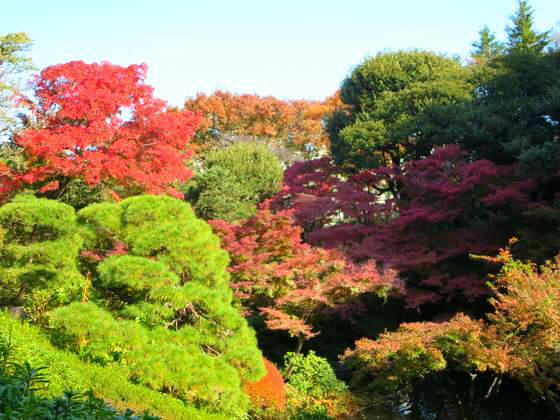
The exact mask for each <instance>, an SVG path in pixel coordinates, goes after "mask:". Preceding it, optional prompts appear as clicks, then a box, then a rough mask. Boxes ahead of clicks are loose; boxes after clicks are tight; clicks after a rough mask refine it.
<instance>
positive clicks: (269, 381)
mask: <svg viewBox="0 0 560 420" xmlns="http://www.w3.org/2000/svg"><path fill="white" fill-rule="evenodd" d="M263 362H264V366H265V368H266V375H265V376H264V377H263V378H261V379H260V380H258V381H254V382H245V384H244V389H245V392H246V393H247V394H248V395H249V396H250V397H251V400H252V401H253V403H254V404H255V405H259V406H261V407H263V408H278V409H283V408H284V406H285V405H286V385H285V384H284V378H282V374H281V373H280V371H279V370H278V368H277V367H276V366H275V365H274V363H272V362H271V361H270V360H268V359H266V358H263Z"/></svg>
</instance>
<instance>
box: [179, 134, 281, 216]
mask: <svg viewBox="0 0 560 420" xmlns="http://www.w3.org/2000/svg"><path fill="white" fill-rule="evenodd" d="M282 175H283V169H282V165H281V163H280V161H279V160H278V159H277V158H276V157H275V156H274V154H273V153H272V152H271V151H270V149H269V148H268V147H266V146H264V145H262V144H255V143H236V144H233V145H231V146H228V147H226V148H223V149H216V150H214V151H211V152H209V153H208V154H207V155H206V160H205V162H204V165H203V168H202V172H201V173H200V174H198V175H197V176H196V177H195V178H194V180H193V184H192V186H191V189H190V191H189V193H188V194H187V196H188V197H189V200H190V201H191V202H193V203H194V204H195V208H196V211H197V213H198V214H199V216H201V217H203V218H204V219H207V220H208V219H223V220H228V221H235V220H240V219H244V218H247V217H249V216H251V215H252V214H253V213H254V212H255V211H256V204H257V203H259V202H260V201H262V200H264V199H267V198H270V197H272V195H274V194H275V193H277V192H278V191H280V187H281V181H282Z"/></svg>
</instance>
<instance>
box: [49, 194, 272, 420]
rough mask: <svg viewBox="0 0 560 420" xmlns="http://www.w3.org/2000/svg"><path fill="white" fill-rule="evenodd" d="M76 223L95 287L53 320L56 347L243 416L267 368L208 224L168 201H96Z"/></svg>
mask: <svg viewBox="0 0 560 420" xmlns="http://www.w3.org/2000/svg"><path fill="white" fill-rule="evenodd" d="M78 222H79V224H80V227H81V229H82V232H83V236H84V246H85V250H84V251H83V252H82V264H83V266H84V267H86V269H87V270H89V271H90V273H91V278H92V286H93V290H92V293H91V300H90V301H89V302H88V301H87V299H84V300H83V301H82V302H73V303H71V304H69V305H66V306H61V307H59V308H56V309H54V310H53V311H51V312H50V313H49V322H50V326H51V327H52V328H53V330H54V339H55V342H56V344H57V345H58V346H60V347H64V348H67V349H69V350H71V351H73V352H75V353H77V354H79V355H80V356H81V357H82V358H83V359H85V360H89V361H91V362H95V363H99V364H101V365H103V366H107V365H111V366H122V367H123V372H122V374H123V375H125V376H126V377H127V378H128V379H129V380H131V381H133V382H135V383H138V384H141V385H144V386H146V387H148V388H151V389H154V390H158V391H163V392H166V393H169V394H171V395H173V396H174V397H175V398H178V399H180V400H182V401H185V402H187V403H192V404H196V405H199V406H204V407H208V409H209V410H212V411H214V412H217V413H220V414H224V415H229V416H230V417H235V416H237V415H240V414H243V413H244V412H245V411H246V410H247V408H248V406H249V399H248V397H247V395H246V394H245V393H244V392H243V389H242V380H256V379H258V378H260V377H261V376H262V375H263V374H264V369H263V366H262V361H261V355H260V352H259V350H258V348H257V343H256V338H255V334H254V332H253V330H251V329H250V328H249V326H248V324H247V322H246V321H245V319H243V317H242V316H241V314H240V313H239V312H238V310H237V309H236V308H234V307H233V306H232V293H231V291H230V289H229V274H228V272H227V270H226V268H227V265H228V262H229V259H228V255H227V253H226V252H225V251H223V250H222V249H221V248H220V242H219V239H218V238H217V237H216V236H215V235H214V234H213V233H212V231H211V229H210V227H209V226H208V225H207V224H206V223H205V222H204V221H202V220H199V219H197V218H196V216H195V214H194V212H193V211H192V209H191V208H190V206H189V205H188V204H186V203H185V202H184V201H181V200H178V199H175V198H171V197H165V196H137V197H131V198H128V199H126V200H124V201H122V202H120V203H99V204H93V205H90V206H88V207H86V208H84V209H82V210H81V211H80V212H79V213H78Z"/></svg>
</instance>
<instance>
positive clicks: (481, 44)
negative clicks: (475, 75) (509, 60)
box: [471, 26, 503, 63]
mask: <svg viewBox="0 0 560 420" xmlns="http://www.w3.org/2000/svg"><path fill="white" fill-rule="evenodd" d="M479 35H480V38H479V39H478V41H475V42H473V43H472V46H473V50H472V52H471V57H472V58H473V60H474V61H475V62H477V63H486V62H488V61H489V60H491V59H493V58H495V57H496V56H497V55H498V54H500V53H501V52H502V50H503V46H502V44H501V43H500V42H499V41H497V40H496V35H494V34H493V33H492V32H490V28H488V26H484V27H483V28H482V29H481V30H480V32H479Z"/></svg>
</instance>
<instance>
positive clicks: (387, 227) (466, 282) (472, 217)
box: [273, 145, 537, 307]
mask: <svg viewBox="0 0 560 420" xmlns="http://www.w3.org/2000/svg"><path fill="white" fill-rule="evenodd" d="M336 171H337V168H336V167H333V165H332V163H331V162H329V160H328V159H321V160H314V161H308V162H305V163H302V164H299V165H297V167H293V168H290V169H288V170H287V171H286V175H287V176H290V177H291V178H290V179H287V180H286V183H285V188H284V189H283V191H282V192H281V193H279V194H278V195H277V196H276V197H275V198H274V200H273V202H274V205H275V207H276V208H289V209H291V211H293V213H294V216H295V220H296V221H297V223H298V224H300V225H301V226H303V227H304V228H305V229H306V235H305V240H306V242H307V243H310V244H312V245H315V246H320V247H323V248H328V249H332V248H334V249H337V248H338V249H341V250H343V252H344V253H345V255H346V257H347V258H349V259H350V260H352V261H354V262H359V263H362V262H364V261H367V260H370V259H374V260H376V261H379V262H381V263H383V264H385V265H388V266H390V267H392V268H393V269H395V270H398V271H399V273H400V276H401V277H402V278H403V280H405V283H406V294H405V299H406V301H407V303H408V305H409V306H411V307H419V306H422V305H425V304H434V303H437V302H442V301H444V300H445V301H447V302H448V304H449V302H451V301H454V302H455V303H457V304H459V305H461V304H465V302H466V301H470V302H472V301H476V300H480V299H481V298H483V297H485V296H486V295H487V294H488V292H489V289H488V288H487V287H486V286H485V276H486V274H487V271H486V269H487V267H485V266H480V267H478V268H475V265H474V264H472V263H471V264H467V263H466V262H467V261H469V256H468V254H469V253H470V252H473V251H474V252H479V253H493V252H496V251H497V250H498V249H499V247H500V246H503V244H504V243H505V241H507V238H508V237H510V236H511V235H513V234H514V233H515V232H516V231H517V229H519V228H520V227H521V226H524V224H522V222H521V220H523V211H525V210H529V209H530V208H531V207H533V205H532V196H531V194H532V193H534V191H535V188H536V185H537V184H536V183H535V181H534V180H533V179H531V178H524V177H518V176H516V174H515V170H514V168H512V167H506V166H498V165H495V164H493V163H491V162H489V161H486V160H477V161H473V162H469V160H468V157H467V154H466V152H464V151H462V150H461V149H460V148H459V147H458V146H456V145H452V146H447V147H444V148H436V149H434V152H433V153H432V154H431V155H429V156H427V157H426V158H424V159H419V160H413V161H409V162H405V163H403V164H402V165H400V166H397V167H391V168H387V167H383V168H374V169H371V170H368V171H363V172H360V173H357V174H354V175H351V176H348V177H347V178H346V179H341V178H340V177H337V176H336ZM391 184H394V185H397V186H398V189H396V188H393V191H391V189H390V188H388V186H389V185H391ZM387 191H389V192H390V195H387V194H386V192H387ZM478 250H480V251H478Z"/></svg>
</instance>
